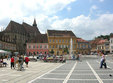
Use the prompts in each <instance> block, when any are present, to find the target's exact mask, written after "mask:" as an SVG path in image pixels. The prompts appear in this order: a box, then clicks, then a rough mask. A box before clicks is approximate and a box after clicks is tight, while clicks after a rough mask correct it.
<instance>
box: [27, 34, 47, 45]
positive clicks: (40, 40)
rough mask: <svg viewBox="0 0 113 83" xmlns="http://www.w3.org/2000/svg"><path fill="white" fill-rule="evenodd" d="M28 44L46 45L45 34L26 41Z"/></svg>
mask: <svg viewBox="0 0 113 83" xmlns="http://www.w3.org/2000/svg"><path fill="white" fill-rule="evenodd" d="M28 43H48V38H47V34H40V35H37V36H36V37H35V38H34V39H32V40H30V41H28Z"/></svg>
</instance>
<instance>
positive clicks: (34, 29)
mask: <svg viewBox="0 0 113 83" xmlns="http://www.w3.org/2000/svg"><path fill="white" fill-rule="evenodd" d="M22 25H23V26H24V28H25V30H26V32H27V33H36V34H40V31H39V30H38V28H37V27H34V26H31V25H29V24H27V23H25V22H23V24H22Z"/></svg>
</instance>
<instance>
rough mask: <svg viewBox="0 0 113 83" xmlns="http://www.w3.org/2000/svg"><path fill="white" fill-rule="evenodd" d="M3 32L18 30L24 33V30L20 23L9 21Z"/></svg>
mask: <svg viewBox="0 0 113 83" xmlns="http://www.w3.org/2000/svg"><path fill="white" fill-rule="evenodd" d="M3 32H18V33H21V34H22V33H26V30H25V28H24V27H23V26H22V25H21V24H19V23H17V22H14V21H10V23H9V24H8V26H7V27H6V29H5V30H4V31H3Z"/></svg>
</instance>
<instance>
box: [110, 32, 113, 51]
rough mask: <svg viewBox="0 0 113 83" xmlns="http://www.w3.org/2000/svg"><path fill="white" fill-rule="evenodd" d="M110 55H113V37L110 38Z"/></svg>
mask: <svg viewBox="0 0 113 83" xmlns="http://www.w3.org/2000/svg"><path fill="white" fill-rule="evenodd" d="M112 35H113V34H112ZM110 53H113V37H112V36H111V37H110Z"/></svg>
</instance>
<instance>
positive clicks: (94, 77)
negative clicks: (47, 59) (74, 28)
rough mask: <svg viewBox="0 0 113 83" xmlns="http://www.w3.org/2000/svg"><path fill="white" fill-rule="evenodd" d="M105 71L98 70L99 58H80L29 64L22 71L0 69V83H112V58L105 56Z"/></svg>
mask: <svg viewBox="0 0 113 83" xmlns="http://www.w3.org/2000/svg"><path fill="white" fill-rule="evenodd" d="M106 58H107V60H106V63H107V66H108V68H107V69H104V68H103V69H100V68H99V66H100V57H97V56H89V55H87V56H84V57H83V56H82V57H81V60H80V61H76V60H75V61H73V60H67V62H66V63H44V62H40V61H37V62H30V64H29V68H25V70H24V71H17V70H11V69H10V68H9V67H6V68H5V67H4V68H0V73H1V74H0V83H113V76H109V75H110V74H111V75H113V57H112V56H107V57H106Z"/></svg>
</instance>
